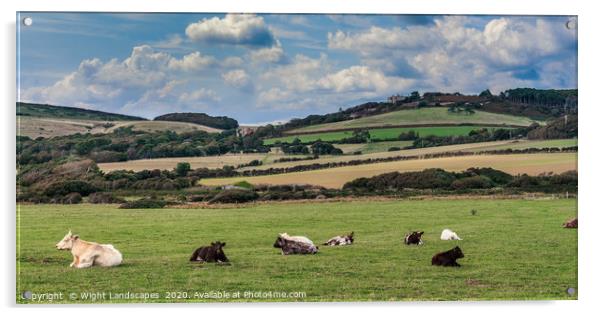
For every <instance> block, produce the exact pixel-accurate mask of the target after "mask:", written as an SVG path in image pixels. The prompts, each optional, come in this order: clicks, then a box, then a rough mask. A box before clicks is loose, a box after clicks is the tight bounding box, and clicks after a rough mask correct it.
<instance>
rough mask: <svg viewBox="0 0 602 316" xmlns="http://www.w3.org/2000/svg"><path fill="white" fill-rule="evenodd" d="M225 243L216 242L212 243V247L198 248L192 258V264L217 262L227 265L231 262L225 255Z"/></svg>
mask: <svg viewBox="0 0 602 316" xmlns="http://www.w3.org/2000/svg"><path fill="white" fill-rule="evenodd" d="M225 246H226V243H225V242H221V241H216V242H212V243H211V245H210V246H203V247H199V248H197V249H196V250H195V251H194V252H193V253H192V256H190V261H191V262H217V263H226V262H230V260H228V257H226V254H225V253H224V249H223V248H224V247H225Z"/></svg>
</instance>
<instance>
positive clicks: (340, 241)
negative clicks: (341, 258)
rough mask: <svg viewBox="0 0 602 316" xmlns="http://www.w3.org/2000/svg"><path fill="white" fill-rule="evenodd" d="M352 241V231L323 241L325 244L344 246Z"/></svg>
mask: <svg viewBox="0 0 602 316" xmlns="http://www.w3.org/2000/svg"><path fill="white" fill-rule="evenodd" d="M352 243H353V232H351V234H349V235H342V236H335V237H332V238H330V239H328V241H327V242H325V243H323V245H325V246H344V245H351V244H352Z"/></svg>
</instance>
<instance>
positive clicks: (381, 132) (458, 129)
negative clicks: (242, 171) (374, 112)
mask: <svg viewBox="0 0 602 316" xmlns="http://www.w3.org/2000/svg"><path fill="white" fill-rule="evenodd" d="M481 128H488V129H492V130H495V129H498V128H499V127H491V126H432V127H395V128H374V129H370V130H369V132H370V138H371V139H397V138H398V137H399V134H401V133H407V132H409V131H414V132H416V133H418V134H419V135H420V136H429V135H435V136H458V135H468V133H470V131H472V130H475V129H481ZM351 136H353V131H339V132H324V133H317V134H305V135H292V136H285V137H277V138H269V139H265V140H264V141H263V143H264V144H265V145H272V144H274V143H276V142H277V141H280V142H283V143H284V142H287V143H292V142H293V140H295V138H299V140H300V141H301V142H303V143H311V142H315V141H316V140H322V141H338V140H341V139H343V138H348V137H351Z"/></svg>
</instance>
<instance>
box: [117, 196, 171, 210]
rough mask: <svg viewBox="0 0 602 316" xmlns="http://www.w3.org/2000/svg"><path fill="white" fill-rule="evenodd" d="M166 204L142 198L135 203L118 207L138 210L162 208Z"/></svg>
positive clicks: (131, 202)
mask: <svg viewBox="0 0 602 316" xmlns="http://www.w3.org/2000/svg"><path fill="white" fill-rule="evenodd" d="M165 205H167V202H165V201H163V200H156V199H151V198H144V199H140V200H136V201H130V202H125V203H123V204H121V205H120V206H119V208H123V209H139V208H164V207H165Z"/></svg>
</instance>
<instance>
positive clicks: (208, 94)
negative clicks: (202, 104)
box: [178, 88, 221, 102]
mask: <svg viewBox="0 0 602 316" xmlns="http://www.w3.org/2000/svg"><path fill="white" fill-rule="evenodd" d="M178 99H179V100H180V101H182V102H194V101H201V100H212V101H219V100H221V98H220V97H219V96H218V95H217V93H216V92H215V91H213V90H211V89H206V88H200V89H198V90H195V91H192V92H190V93H189V92H184V93H182V94H181V95H180V97H179V98H178Z"/></svg>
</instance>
